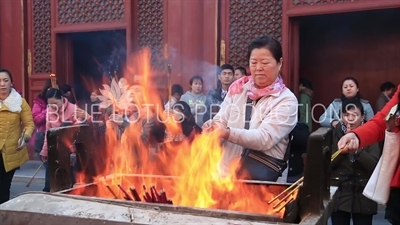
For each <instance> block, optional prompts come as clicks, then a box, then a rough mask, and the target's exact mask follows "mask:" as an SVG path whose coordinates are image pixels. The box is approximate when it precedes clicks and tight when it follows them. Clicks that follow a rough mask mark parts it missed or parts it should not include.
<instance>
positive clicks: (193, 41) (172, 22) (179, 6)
mask: <svg viewBox="0 0 400 225" xmlns="http://www.w3.org/2000/svg"><path fill="white" fill-rule="evenodd" d="M217 7H218V6H217V0H208V1H203V0H190V1H185V0H170V1H168V2H167V4H166V9H165V10H166V14H167V16H166V21H165V26H164V27H165V35H166V40H165V42H166V43H168V46H169V55H170V63H171V64H172V83H178V84H181V85H182V87H183V88H184V89H185V90H188V89H189V80H190V78H191V77H192V76H194V75H200V76H202V77H203V79H204V82H205V86H204V88H205V91H208V90H210V89H212V88H214V86H215V84H214V83H216V68H217V65H216V63H217V58H216V56H217V15H218V11H217Z"/></svg>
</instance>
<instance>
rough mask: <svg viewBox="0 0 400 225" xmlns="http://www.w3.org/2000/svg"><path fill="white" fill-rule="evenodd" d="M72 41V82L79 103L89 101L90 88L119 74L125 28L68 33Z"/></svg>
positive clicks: (122, 66)
mask: <svg viewBox="0 0 400 225" xmlns="http://www.w3.org/2000/svg"><path fill="white" fill-rule="evenodd" d="M67 37H68V39H70V41H71V44H72V65H73V81H72V82H73V83H72V85H73V86H74V88H75V92H76V96H77V99H78V101H79V102H81V103H83V102H88V101H89V99H90V93H91V92H92V91H94V90H93V89H98V88H100V87H101V85H102V84H104V83H107V82H109V80H110V78H111V77H113V76H114V75H117V76H118V77H121V76H122V73H123V68H124V64H125V62H126V33H125V30H113V31H98V32H85V33H72V34H67Z"/></svg>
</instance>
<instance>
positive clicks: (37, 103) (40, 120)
mask: <svg viewBox="0 0 400 225" xmlns="http://www.w3.org/2000/svg"><path fill="white" fill-rule="evenodd" d="M50 88H51V80H50V79H48V80H46V82H45V83H44V86H43V89H42V92H41V93H40V94H39V95H38V96H37V97H36V99H35V100H34V101H33V107H32V117H33V122H34V123H35V127H36V135H35V137H34V140H33V141H34V147H35V151H36V152H37V153H40V151H42V148H43V143H44V134H45V132H46V112H47V99H46V93H47V90H49V89H50ZM44 164H45V167H47V162H45V163H44ZM47 172H48V171H47ZM47 172H46V175H45V183H44V188H43V191H44V192H49V191H50V180H49V174H48V173H47Z"/></svg>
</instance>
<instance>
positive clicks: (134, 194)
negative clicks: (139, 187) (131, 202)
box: [129, 187, 142, 202]
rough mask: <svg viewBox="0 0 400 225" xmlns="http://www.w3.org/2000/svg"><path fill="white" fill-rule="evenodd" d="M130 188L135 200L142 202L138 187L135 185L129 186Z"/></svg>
mask: <svg viewBox="0 0 400 225" xmlns="http://www.w3.org/2000/svg"><path fill="white" fill-rule="evenodd" d="M129 190H130V191H131V193H132V196H133V199H135V201H137V202H141V201H142V200H141V199H140V197H139V194H138V193H137V191H136V189H135V188H134V187H131V188H129Z"/></svg>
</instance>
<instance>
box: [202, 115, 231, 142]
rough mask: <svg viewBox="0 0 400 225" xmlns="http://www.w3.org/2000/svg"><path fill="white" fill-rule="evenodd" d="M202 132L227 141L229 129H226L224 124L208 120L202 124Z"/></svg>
mask: <svg viewBox="0 0 400 225" xmlns="http://www.w3.org/2000/svg"><path fill="white" fill-rule="evenodd" d="M203 131H204V132H212V133H214V134H215V135H218V136H219V137H220V138H223V139H227V138H228V137H229V133H230V130H229V128H227V127H226V126H225V125H224V124H222V123H219V122H215V121H212V120H209V121H207V122H205V123H204V124H203Z"/></svg>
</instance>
